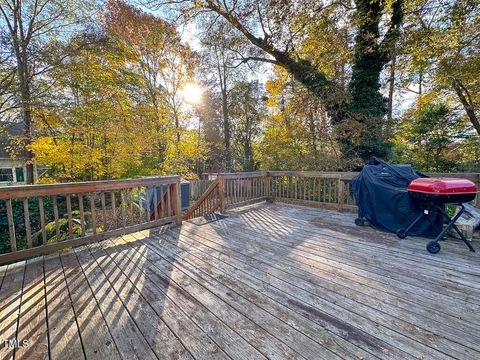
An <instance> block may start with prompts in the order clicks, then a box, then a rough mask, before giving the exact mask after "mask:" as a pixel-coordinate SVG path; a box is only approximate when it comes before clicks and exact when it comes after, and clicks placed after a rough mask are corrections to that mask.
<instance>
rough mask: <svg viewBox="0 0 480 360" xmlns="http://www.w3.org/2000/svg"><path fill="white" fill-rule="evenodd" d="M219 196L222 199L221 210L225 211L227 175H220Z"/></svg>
mask: <svg viewBox="0 0 480 360" xmlns="http://www.w3.org/2000/svg"><path fill="white" fill-rule="evenodd" d="M218 197H219V201H220V212H221V213H224V212H225V177H224V176H223V175H219V176H218Z"/></svg>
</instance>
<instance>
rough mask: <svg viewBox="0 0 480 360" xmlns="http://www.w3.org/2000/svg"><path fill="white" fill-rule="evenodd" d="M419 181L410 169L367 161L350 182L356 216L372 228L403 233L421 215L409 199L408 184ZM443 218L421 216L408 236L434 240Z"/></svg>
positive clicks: (408, 167) (378, 161)
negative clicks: (367, 222)
mask: <svg viewBox="0 0 480 360" xmlns="http://www.w3.org/2000/svg"><path fill="white" fill-rule="evenodd" d="M419 177H426V176H425V175H423V174H420V173H417V172H415V171H414V170H413V169H412V167H411V166H410V165H391V164H389V163H387V162H385V161H383V160H380V159H378V158H372V159H370V161H369V163H368V164H367V165H365V166H364V167H363V169H362V171H361V172H360V174H358V175H357V176H356V177H355V178H354V179H353V180H352V192H353V196H354V197H355V201H356V203H357V206H358V208H359V213H360V214H361V215H362V216H363V217H364V218H365V219H367V220H368V221H369V222H370V224H372V225H373V226H375V227H377V228H379V229H382V230H387V231H391V232H396V231H397V230H399V229H406V228H407V227H408V226H409V225H410V224H411V223H412V222H413V221H414V220H415V219H416V218H417V216H418V215H420V214H421V213H422V212H423V209H422V208H420V207H419V206H418V205H417V204H416V203H415V202H414V201H413V200H412V199H411V198H410V196H409V194H408V191H407V186H408V184H409V183H410V182H411V181H412V180H414V179H417V178H419ZM442 226H443V218H442V217H441V216H438V215H437V214H435V212H434V211H430V212H429V215H428V217H427V216H423V217H422V218H421V219H420V220H419V221H418V222H417V223H416V224H415V226H414V227H413V228H412V229H411V230H410V231H409V232H408V235H413V236H427V237H436V236H437V235H438V234H439V233H440V231H441V229H442Z"/></svg>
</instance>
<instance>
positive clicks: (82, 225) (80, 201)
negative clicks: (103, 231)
mask: <svg viewBox="0 0 480 360" xmlns="http://www.w3.org/2000/svg"><path fill="white" fill-rule="evenodd" d="M78 210H79V211H80V231H81V235H82V236H85V211H84V209H83V193H78Z"/></svg>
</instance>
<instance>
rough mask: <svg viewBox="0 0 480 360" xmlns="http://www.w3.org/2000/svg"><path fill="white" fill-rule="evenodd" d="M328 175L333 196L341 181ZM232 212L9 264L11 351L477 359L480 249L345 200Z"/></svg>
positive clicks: (246, 191)
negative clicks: (375, 222) (426, 234)
mask: <svg viewBox="0 0 480 360" xmlns="http://www.w3.org/2000/svg"><path fill="white" fill-rule="evenodd" d="M289 179H290V181H289ZM258 180H259V181H258V182H257V181H256V180H251V181H249V183H246V182H245V183H243V184H242V185H241V186H239V187H238V188H237V189H234V188H233V187H231V188H230V189H232V191H237V192H238V199H239V200H240V199H246V200H249V199H251V198H255V197H257V196H260V195H263V194H264V193H263V192H262V189H261V187H262V186H261V185H260V184H263V185H264V188H265V189H266V188H267V185H266V184H265V183H264V179H262V178H258ZM277 180H278V179H277ZM317 180H318V181H315V180H314V179H308V180H305V179H302V178H297V177H293V178H289V177H284V178H283V179H282V180H281V181H280V180H279V181H277V182H274V181H273V180H272V184H271V186H272V188H271V190H272V191H273V192H275V193H277V191H280V187H281V191H280V192H279V193H280V194H281V195H284V196H287V194H288V192H289V189H293V188H294V187H295V184H296V186H297V189H298V192H297V193H298V197H299V200H300V199H301V201H318V199H316V198H315V193H317V191H321V190H323V186H324V182H323V180H325V179H321V178H318V179H317ZM320 180H321V181H320ZM326 180H328V181H331V183H327V185H326V186H325V187H326V196H327V198H328V197H329V188H330V187H331V186H336V187H337V189H338V187H339V186H341V185H340V183H339V182H338V179H336V180H335V179H332V180H331V179H326ZM232 181H235V182H237V181H239V182H241V181H243V178H235V179H233V180H232ZM232 184H233V182H232ZM170 191H171V192H172V197H173V195H174V194H175V187H174V186H172V190H170ZM225 191H226V192H227V193H228V192H229V191H230V190H229V185H228V181H226V185H225ZM332 191H333V190H332ZM290 194H295V192H291V193H290ZM127 195H128V194H127ZM217 195H218V193H217ZM127 198H128V199H130V197H129V196H128V197H126V199H127ZM126 199H125V200H126ZM304 199H305V200H304ZM333 199H334V200H335V203H334V205H337V204H338V203H337V201H338V200H339V199H338V197H336V198H333ZM217 200H218V198H217ZM171 201H172V206H173V209H175V204H174V202H175V199H173V198H171ZM211 204H212V203H209V206H211ZM213 204H214V203H213ZM125 205H127V204H125ZM152 213H153V212H152ZM228 215H229V216H228V217H227V218H225V219H222V220H217V221H214V222H211V223H207V224H203V225H201V226H199V225H195V223H194V222H190V221H184V222H183V224H182V226H181V227H173V226H171V225H170V226H168V227H165V228H160V229H158V230H157V229H154V230H144V229H142V228H141V227H139V228H136V230H138V232H135V233H131V234H128V235H122V234H119V235H118V236H117V237H114V238H107V240H106V241H103V242H100V243H92V244H90V245H87V246H84V247H79V248H76V249H74V250H71V251H68V252H62V253H60V254H52V255H48V256H44V257H40V258H37V259H33V260H29V261H27V262H25V261H23V262H19V263H15V264H10V265H7V266H3V267H0V304H1V308H0V309H1V311H0V338H2V339H12V340H22V339H20V338H25V339H27V338H28V340H29V344H30V345H31V346H29V347H25V348H19V347H16V348H15V347H0V357H1V358H2V359H3V358H7V359H12V358H14V356H15V358H25V359H33V358H49V357H50V358H51V359H82V358H87V359H102V360H104V359H133V358H142V359H143V358H145V359H149V358H151V359H155V358H158V359H188V360H191V359H238V360H243V359H264V358H268V359H276V360H283V359H312V360H316V359H325V360H329V359H340V358H341V359H387V358H388V359H419V358H421V359H452V358H457V359H467V360H469V359H472V360H474V359H478V358H480V300H479V299H480V285H479V284H478V277H479V276H480V265H479V262H478V260H479V258H478V256H479V255H478V254H471V253H469V252H467V251H466V250H465V248H464V246H463V245H462V244H461V243H460V242H459V241H456V240H452V239H448V240H446V241H444V242H443V243H442V248H443V249H444V251H443V252H442V253H441V254H438V255H436V256H432V255H430V254H428V253H426V252H425V250H424V245H425V239H419V238H407V239H404V240H399V239H397V238H396V236H395V235H394V234H387V233H383V232H379V231H376V230H374V229H372V228H368V227H356V226H355V225H354V224H353V220H354V218H355V215H354V214H349V213H345V212H337V211H332V210H325V209H321V210H320V209H315V208H307V207H303V206H294V205H285V204H280V203H273V204H272V203H260V204H253V205H249V206H245V207H240V208H238V207H237V208H232V209H231V210H230V211H228ZM175 218H176V217H175V216H172V217H170V222H172V221H173V222H174V221H175ZM141 225H142V226H144V225H146V224H141ZM95 236H96V238H95V240H97V241H98V240H100V239H101V237H100V236H104V234H97V235H95ZM52 245H53V244H52Z"/></svg>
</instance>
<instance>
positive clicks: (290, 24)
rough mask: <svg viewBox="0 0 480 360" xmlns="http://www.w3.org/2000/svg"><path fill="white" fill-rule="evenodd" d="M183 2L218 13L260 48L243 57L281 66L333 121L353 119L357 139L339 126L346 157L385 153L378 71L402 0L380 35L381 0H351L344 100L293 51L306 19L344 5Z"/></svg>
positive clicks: (396, 2)
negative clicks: (350, 54) (351, 46)
mask: <svg viewBox="0 0 480 360" xmlns="http://www.w3.org/2000/svg"><path fill="white" fill-rule="evenodd" d="M169 3H170V4H177V3H178V2H169ZM185 3H189V2H187V1H182V2H180V4H181V6H182V5H183V10H184V11H186V12H187V13H188V14H191V12H192V11H195V10H197V11H198V10H200V11H202V10H207V11H213V12H214V13H216V14H218V16H219V17H221V18H223V19H225V20H226V21H227V22H228V23H229V24H230V26H232V27H233V28H234V29H236V30H237V31H238V32H239V33H241V34H242V35H243V36H244V37H245V38H246V39H247V40H248V41H249V42H250V44H251V45H252V46H253V47H255V48H257V49H260V50H261V51H262V52H263V54H264V56H258V55H250V54H245V55H244V57H243V58H244V60H245V61H248V60H256V61H263V62H268V63H272V64H276V65H280V66H282V67H283V68H285V69H286V70H287V71H288V72H289V73H290V74H292V76H293V77H294V78H295V79H296V80H298V81H299V82H301V83H302V84H303V85H304V86H306V87H307V88H308V89H309V90H310V91H312V92H313V93H315V94H316V95H317V96H318V97H319V98H320V99H321V100H322V102H323V104H324V105H325V106H326V107H327V108H328V111H329V114H330V117H331V118H332V119H334V121H335V122H336V123H341V122H343V121H344V120H352V119H353V121H356V122H358V123H359V124H360V126H358V127H357V128H359V129H360V130H361V131H362V133H361V134H360V136H359V137H358V138H359V141H360V143H359V144H351V139H352V136H351V134H349V133H348V131H345V130H346V127H344V129H343V131H341V132H340V137H341V138H340V140H341V142H342V143H343V144H344V146H343V150H344V151H343V152H344V156H346V157H351V156H352V154H350V152H353V155H359V156H361V157H362V158H363V159H365V158H367V157H368V156H370V155H374V154H377V155H385V154H386V146H385V145H386V144H385V143H384V142H383V141H382V139H381V137H382V130H383V129H382V127H383V124H382V123H381V122H380V121H379V117H383V116H384V115H385V104H384V102H383V97H382V96H381V94H380V92H379V88H380V86H379V77H380V73H381V71H382V70H383V67H384V66H385V64H386V63H387V62H388V59H389V54H390V49H391V47H392V46H393V45H394V44H395V43H396V41H397V39H398V37H399V34H400V32H399V26H400V24H401V22H402V19H403V11H402V0H394V1H393V2H392V3H391V6H390V7H389V8H390V9H391V11H390V13H391V15H390V24H389V26H388V28H387V29H386V31H385V36H384V37H383V38H382V37H381V36H380V32H379V29H378V28H379V24H380V21H381V17H382V15H383V14H385V12H386V9H387V8H388V7H386V6H385V2H384V1H381V0H373V1H372V0H357V1H355V5H356V7H355V11H354V15H355V16H354V17H355V19H356V21H357V25H358V31H357V36H355V44H356V45H355V56H354V62H353V74H352V79H351V82H350V86H349V90H350V94H351V101H348V102H345V98H344V97H343V96H339V94H341V93H342V89H339V87H338V85H337V84H336V82H335V80H334V79H332V78H330V77H329V76H328V75H327V74H326V73H325V71H323V70H322V69H320V68H318V67H317V66H316V64H315V63H314V62H312V61H311V60H310V59H308V58H305V57H304V56H302V54H301V53H298V52H297V51H296V50H297V47H298V44H299V43H301V39H302V36H304V37H305V32H306V31H307V30H308V26H307V25H308V24H309V23H311V22H315V21H316V20H317V19H318V18H321V16H320V15H319V14H322V13H323V12H324V11H327V10H328V11H330V7H335V8H336V9H337V12H343V11H344V8H345V7H347V8H348V5H346V6H345V4H343V3H340V4H339V3H337V2H332V3H328V4H327V5H324V4H323V3H320V4H318V2H317V1H302V2H295V6H293V4H292V3H291V2H283V1H266V0H265V1H247V0H245V1H241V2H240V1H232V2H226V1H217V0H204V1H195V2H193V4H192V5H193V7H192V8H190V9H187V10H185V7H184V6H185ZM190 3H192V2H190ZM347 13H348V11H347ZM344 19H345V17H344ZM257 29H258V30H259V31H261V34H262V35H261V36H258V35H256V34H257ZM365 92H367V93H368V94H369V97H368V98H366V97H364V96H363V94H364V93H365ZM369 118H373V119H374V120H373V121H368V122H367V121H366V119H369ZM372 126H373V128H372Z"/></svg>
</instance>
